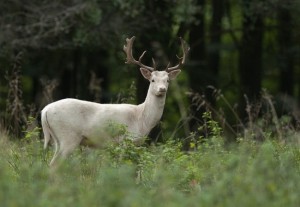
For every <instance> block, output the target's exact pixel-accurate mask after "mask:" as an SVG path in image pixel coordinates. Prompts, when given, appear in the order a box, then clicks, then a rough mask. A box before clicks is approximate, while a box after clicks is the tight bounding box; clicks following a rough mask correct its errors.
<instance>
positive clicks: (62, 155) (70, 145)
mask: <svg viewBox="0 0 300 207" xmlns="http://www.w3.org/2000/svg"><path fill="white" fill-rule="evenodd" d="M60 137H64V138H65V139H63V140H59V139H56V141H57V143H56V151H55V153H54V156H53V158H52V160H51V162H50V166H51V167H56V166H57V165H58V164H59V163H60V162H61V161H62V160H64V159H66V158H67V157H68V156H69V155H70V154H71V153H72V152H73V151H74V150H75V149H76V147H78V146H79V144H80V142H81V139H82V138H81V137H80V136H78V135H76V134H75V133H68V135H67V137H66V136H60ZM66 138H67V139H66Z"/></svg>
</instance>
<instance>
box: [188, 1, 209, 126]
mask: <svg viewBox="0 0 300 207" xmlns="http://www.w3.org/2000/svg"><path fill="white" fill-rule="evenodd" d="M197 4H198V6H199V7H201V8H202V9H203V8H204V5H205V0H197ZM195 18H196V19H197V20H198V24H196V23H194V24H193V25H191V30H190V45H191V51H190V67H189V68H188V71H187V72H188V76H189V80H190V87H191V90H192V92H193V93H201V91H203V87H204V86H205V85H206V84H207V81H206V80H208V78H209V77H207V75H206V74H207V70H206V69H207V63H206V52H205V28H204V26H205V24H204V11H203V10H201V11H199V13H198V14H197V15H196V17H195ZM193 96H194V95H193ZM193 98H194V97H191V102H192V104H191V116H192V117H191V121H190V129H191V130H192V131H193V130H196V129H197V128H198V127H199V121H198V120H199V119H201V117H202V113H203V111H202V110H199V107H198V106H199V105H198V104H195V103H193V101H192V100H193Z"/></svg>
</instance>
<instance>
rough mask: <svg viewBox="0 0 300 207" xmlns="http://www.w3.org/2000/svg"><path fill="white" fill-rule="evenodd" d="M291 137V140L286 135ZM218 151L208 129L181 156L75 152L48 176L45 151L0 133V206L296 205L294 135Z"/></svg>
mask: <svg viewBox="0 0 300 207" xmlns="http://www.w3.org/2000/svg"><path fill="white" fill-rule="evenodd" d="M289 136H292V135H289ZM293 137H294V138H293V139H291V140H292V141H289V142H285V143H283V142H279V141H275V140H276V138H275V137H272V136H270V138H269V139H267V140H266V141H264V142H256V141H253V140H251V139H248V138H246V137H243V138H240V139H238V141H237V142H236V143H232V144H230V145H224V143H223V139H222V135H221V134H220V133H219V132H218V130H216V131H215V132H214V131H213V132H212V134H211V137H210V138H209V139H207V141H203V142H202V143H201V144H200V145H198V146H197V143H195V144H193V146H191V147H192V148H193V147H194V150H191V151H190V152H188V153H187V152H183V151H182V150H181V144H180V143H179V142H176V141H169V142H167V143H165V144H161V145H156V146H150V147H149V146H148V147H135V146H134V145H133V144H132V143H131V142H130V141H129V140H128V141H125V142H124V143H122V144H120V145H112V146H111V147H109V148H107V149H103V150H91V149H87V148H82V149H78V150H77V151H76V153H74V154H73V155H72V156H71V157H70V158H69V159H67V160H66V161H65V162H64V163H63V165H61V167H60V168H59V169H58V170H57V171H55V172H51V170H49V167H48V163H49V162H50V160H51V156H52V154H53V149H52V148H50V150H49V151H46V152H45V151H44V150H43V148H42V141H41V140H39V139H37V138H35V136H34V134H33V133H31V134H27V136H26V138H24V139H23V140H22V141H20V142H12V141H8V139H7V137H6V136H5V135H4V134H2V135H0V206H1V207H2V206H3V207H5V206H7V207H10V206H26V207H28V206H43V207H45V206H56V207H59V206H85V207H86V206H137V207H138V206H143V207H145V206H209V207H211V206H214V207H216V206H230V207H232V206H243V207H245V206H256V207H257V206H264V207H266V206H272V207H274V206H285V207H286V206H289V207H292V206H295V207H296V206H300V196H299V190H300V148H299V143H298V142H299V141H298V142H297V140H299V137H297V134H294V135H293Z"/></svg>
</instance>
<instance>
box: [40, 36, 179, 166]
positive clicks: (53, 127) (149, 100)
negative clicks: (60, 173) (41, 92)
mask: <svg viewBox="0 0 300 207" xmlns="http://www.w3.org/2000/svg"><path fill="white" fill-rule="evenodd" d="M133 40H134V38H131V39H130V40H128V39H127V47H125V46H124V50H125V52H126V54H127V63H135V64H138V65H140V66H141V67H142V68H141V69H140V70H141V73H142V75H143V76H144V77H145V78H146V79H147V80H149V82H150V85H149V89H148V93H147V97H146V99H145V101H144V103H142V104H139V105H131V104H99V103H93V102H88V101H82V100H78V99H62V100H59V101H56V102H53V103H51V104H48V105H47V106H46V107H45V108H44V109H43V110H42V114H41V115H42V116H41V122H42V128H43V132H44V138H45V142H44V148H46V147H47V145H48V142H49V141H50V139H52V140H53V141H54V144H55V148H56V150H55V154H54V157H53V158H52V160H51V163H50V165H51V166H53V165H55V163H56V162H57V160H58V159H59V158H60V157H66V156H67V155H69V154H70V153H72V151H74V150H75V148H76V147H78V146H79V145H80V144H82V143H89V144H92V145H93V146H96V147H104V146H106V145H107V144H108V143H110V142H119V141H122V139H123V138H124V136H123V135H124V134H122V133H121V132H122V130H120V128H121V127H119V129H118V126H120V125H121V126H124V127H125V128H126V130H127V131H128V132H129V134H130V135H131V136H130V137H131V138H132V139H133V142H134V143H136V144H137V145H140V144H142V143H143V141H144V137H145V136H147V135H148V134H149V132H150V131H151V129H152V128H153V127H154V126H155V125H156V124H157V123H158V122H159V120H160V119H161V116H162V114H163V110H164V105H165V99H166V93H167V90H168V85H169V81H170V80H172V79H175V78H176V77H177V75H178V74H179V73H180V69H178V67H173V68H171V69H172V70H170V71H167V70H166V71H156V70H155V69H154V68H151V67H148V66H145V65H143V64H141V63H140V59H141V57H142V56H141V57H140V59H139V61H136V60H135V59H134V58H133V57H132V52H131V47H132V43H133ZM143 54H144V53H143ZM133 61H136V62H133ZM180 65H181V64H180ZM178 66H179V65H178ZM152 69H153V70H152Z"/></svg>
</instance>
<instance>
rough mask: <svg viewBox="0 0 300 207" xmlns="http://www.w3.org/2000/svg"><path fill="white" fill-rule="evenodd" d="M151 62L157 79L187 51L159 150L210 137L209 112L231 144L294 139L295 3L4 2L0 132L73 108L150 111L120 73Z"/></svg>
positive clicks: (298, 91)
mask: <svg viewBox="0 0 300 207" xmlns="http://www.w3.org/2000/svg"><path fill="white" fill-rule="evenodd" d="M133 35H134V36H136V37H137V38H136V41H135V45H134V55H135V57H137V56H138V55H139V54H141V52H142V51H143V50H147V54H146V56H145V58H144V61H145V63H146V64H151V58H152V57H154V58H155V59H156V60H157V61H156V62H158V65H159V68H160V69H164V68H165V67H166V65H167V64H168V62H169V61H171V63H172V64H175V63H176V62H177V58H176V55H179V56H180V55H181V51H180V42H179V39H178V37H182V38H183V39H185V40H186V42H188V44H189V45H190V48H191V49H190V53H189V56H188V60H187V63H186V64H185V66H184V67H183V68H182V70H183V72H182V74H180V76H179V78H178V79H177V80H176V81H174V82H172V83H171V86H170V89H169V91H168V96H167V103H166V106H165V113H164V116H163V119H162V122H161V123H160V125H159V127H158V128H157V129H155V130H154V132H153V133H152V134H151V137H152V138H153V139H155V140H156V139H158V138H161V137H175V136H176V137H180V138H184V139H187V140H188V139H192V138H193V135H194V134H195V133H199V134H204V135H205V133H206V132H205V129H204V128H205V127H203V123H205V117H203V116H202V115H203V112H205V111H211V112H212V116H213V117H214V119H216V120H218V122H219V123H221V126H222V127H223V130H224V131H225V132H226V134H227V137H228V139H229V140H230V139H232V138H236V137H237V136H238V134H239V133H245V131H247V130H248V131H249V129H250V131H251V133H254V134H258V135H256V136H257V138H259V132H257V131H259V130H261V129H264V130H265V129H266V130H270V132H271V133H276V132H277V133H278V135H279V137H280V130H279V127H281V128H283V127H285V126H288V127H295V128H297V127H299V123H300V122H299V121H300V112H299V101H300V1H297V0H152V1H149V0H128V1H122V0H85V1H83V0H70V1H61V0H51V1H50V0H31V1H27V2H26V3H24V2H23V1H21V0H9V1H1V2H0V81H1V82H0V95H1V96H0V98H1V99H0V120H1V121H0V123H1V128H2V129H4V128H5V129H7V130H9V131H11V132H12V133H13V134H15V135H16V137H20V135H21V134H22V132H23V131H24V128H26V127H27V126H28V120H29V118H28V117H37V116H38V112H39V111H40V110H41V109H42V108H43V107H44V106H45V105H46V104H48V103H50V102H52V101H55V100H58V99H62V98H66V97H75V98H78V99H84V100H89V101H96V102H102V103H124V102H126V103H134V104H138V103H141V102H143V101H144V98H145V95H146V91H147V87H148V83H147V81H146V80H144V79H143V77H142V76H141V74H140V72H139V70H138V68H137V67H135V66H129V65H126V64H125V54H124V52H123V50H122V48H123V45H124V44H125V39H126V38H127V37H131V36H133Z"/></svg>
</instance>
